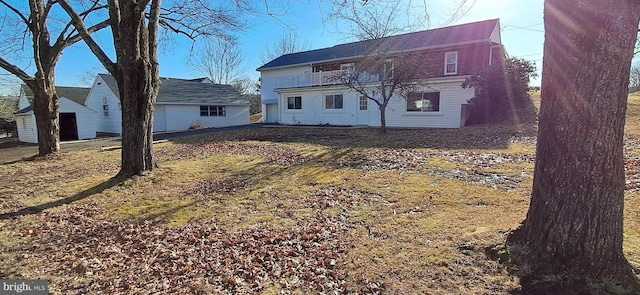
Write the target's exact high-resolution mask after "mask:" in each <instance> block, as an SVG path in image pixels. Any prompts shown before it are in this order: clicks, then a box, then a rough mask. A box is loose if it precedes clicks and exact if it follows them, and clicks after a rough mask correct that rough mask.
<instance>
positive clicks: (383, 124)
mask: <svg viewBox="0 0 640 295" xmlns="http://www.w3.org/2000/svg"><path fill="white" fill-rule="evenodd" d="M378 109H379V110H380V133H387V118H386V111H387V104H386V103H383V104H381V105H379V106H378Z"/></svg>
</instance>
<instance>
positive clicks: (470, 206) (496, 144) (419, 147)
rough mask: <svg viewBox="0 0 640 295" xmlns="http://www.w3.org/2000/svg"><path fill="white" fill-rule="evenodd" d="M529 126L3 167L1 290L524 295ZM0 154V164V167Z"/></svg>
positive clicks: (193, 147) (638, 152) (634, 190)
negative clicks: (6, 285)
mask: <svg viewBox="0 0 640 295" xmlns="http://www.w3.org/2000/svg"><path fill="white" fill-rule="evenodd" d="M629 106H630V109H629V112H628V119H627V122H628V124H627V131H626V132H627V135H628V136H627V140H626V143H625V144H626V146H625V151H626V156H627V176H628V181H627V193H626V210H625V254H626V255H627V258H628V259H629V260H630V261H631V263H632V265H633V266H634V267H635V268H636V269H637V270H639V271H640V206H639V204H638V203H639V202H640V198H639V193H638V192H639V191H640V190H639V188H640V177H639V176H637V173H636V172H637V171H638V169H640V158H638V157H640V127H639V126H640V125H639V124H640V122H638V120H640V96H636V95H632V96H630V103H629ZM535 135H536V130H535V124H520V125H518V124H506V125H491V126H479V127H466V128H462V129H458V130H442V129H426V130H417V129H416V130H398V129H391V130H389V133H388V134H385V135H381V134H379V133H378V131H377V130H376V129H367V128H304V127H263V128H256V129H250V130H243V131H235V132H225V133H218V134H213V135H207V136H202V137H190V138H184V139H180V140H174V141H172V142H168V143H162V144H159V145H157V146H156V156H157V159H158V162H159V165H160V168H158V169H156V170H155V171H153V172H152V173H150V174H148V175H145V176H140V177H135V178H133V179H129V180H126V181H124V182H119V181H117V180H111V179H110V178H111V177H112V176H114V175H115V174H116V173H117V171H118V164H119V151H108V152H99V151H97V150H95V149H90V150H83V151H76V152H69V153H63V154H61V155H59V156H55V157H52V158H46V159H35V160H31V161H19V162H15V163H11V164H6V165H2V167H1V169H0V179H2V180H3V186H2V187H0V198H1V199H2V201H1V202H0V277H2V278H27V279H35V278H41V279H47V280H49V286H50V289H51V291H52V292H53V293H54V294H95V293H104V294H134V293H135V294H149V293H159V294H168V293H173V294H179V293H182V294H309V293H312V294H316V293H317V294H322V293H326V294H334V292H336V293H339V294H356V293H358V294H376V293H381V294H517V292H518V289H519V281H518V277H517V275H516V273H517V272H518V271H526V269H514V267H513V265H511V264H510V263H509V262H508V261H502V260H501V258H502V259H504V257H505V256H504V255H501V254H502V252H503V244H504V242H505V239H506V235H507V234H508V232H509V231H510V230H512V229H515V228H516V227H517V226H518V225H519V223H520V222H521V221H522V220H523V219H524V218H525V215H526V212H527V206H528V204H529V194H530V190H531V183H532V171H533V165H534V151H535ZM0 157H1V156H0Z"/></svg>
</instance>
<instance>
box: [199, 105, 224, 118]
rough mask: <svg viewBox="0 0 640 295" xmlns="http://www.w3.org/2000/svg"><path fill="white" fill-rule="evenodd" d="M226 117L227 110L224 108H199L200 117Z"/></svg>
mask: <svg viewBox="0 0 640 295" xmlns="http://www.w3.org/2000/svg"><path fill="white" fill-rule="evenodd" d="M226 115H227V109H226V107H225V106H200V116H201V117H218V116H226Z"/></svg>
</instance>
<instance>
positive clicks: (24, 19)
mask: <svg viewBox="0 0 640 295" xmlns="http://www.w3.org/2000/svg"><path fill="white" fill-rule="evenodd" d="M0 3H2V4H4V6H6V7H7V8H8V9H9V10H11V11H13V12H14V13H15V14H17V15H18V16H19V17H20V18H21V19H22V21H23V22H24V23H25V24H27V26H29V18H27V17H25V16H24V14H22V13H21V12H20V11H19V10H18V9H16V8H15V7H13V6H11V5H9V4H8V3H7V2H5V0H0Z"/></svg>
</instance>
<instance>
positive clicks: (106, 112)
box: [102, 104, 109, 117]
mask: <svg viewBox="0 0 640 295" xmlns="http://www.w3.org/2000/svg"><path fill="white" fill-rule="evenodd" d="M102 112H103V113H104V116H105V117H109V105H108V104H105V105H103V106H102Z"/></svg>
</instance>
